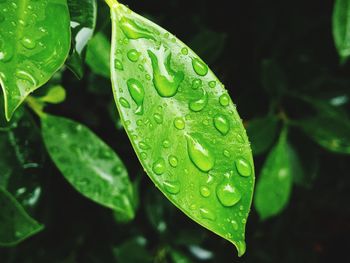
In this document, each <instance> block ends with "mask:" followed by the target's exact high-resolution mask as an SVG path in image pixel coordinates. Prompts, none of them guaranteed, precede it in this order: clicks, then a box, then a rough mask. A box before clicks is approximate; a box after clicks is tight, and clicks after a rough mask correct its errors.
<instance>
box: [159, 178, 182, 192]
mask: <svg viewBox="0 0 350 263" xmlns="http://www.w3.org/2000/svg"><path fill="white" fill-rule="evenodd" d="M163 184H164V187H165V190H166V191H167V192H168V193H170V194H173V195H175V194H178V193H179V192H180V183H179V182H178V181H175V182H170V181H165V182H164V183H163Z"/></svg>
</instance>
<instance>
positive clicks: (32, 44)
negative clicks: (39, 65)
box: [21, 37, 36, 49]
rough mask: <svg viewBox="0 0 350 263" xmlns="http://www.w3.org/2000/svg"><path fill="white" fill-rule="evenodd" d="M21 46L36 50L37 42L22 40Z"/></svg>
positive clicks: (27, 39) (25, 38)
mask: <svg viewBox="0 0 350 263" xmlns="http://www.w3.org/2000/svg"><path fill="white" fill-rule="evenodd" d="M21 44H22V46H24V47H25V48H27V49H34V48H35V47H36V42H35V41H32V40H31V39H30V38H27V37H24V38H22V39H21Z"/></svg>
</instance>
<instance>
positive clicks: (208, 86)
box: [108, 1, 254, 256]
mask: <svg viewBox="0 0 350 263" xmlns="http://www.w3.org/2000/svg"><path fill="white" fill-rule="evenodd" d="M108 2H110V1H108ZM112 2H113V1H112ZM111 5H112V4H111ZM112 6H113V7H112V22H113V23H112V24H113V36H112V54H111V56H112V58H111V61H112V66H111V69H112V71H111V74H112V82H113V88H114V95H115V101H116V104H117V106H118V110H119V112H120V116H121V119H122V121H123V123H124V126H125V128H126V131H127V134H128V136H129V138H130V140H131V142H132V144H133V147H134V149H135V151H136V154H137V156H138V158H139V160H140V161H141V163H142V165H143V167H144V169H145V171H146V172H147V174H148V175H149V176H150V178H151V179H152V181H153V182H154V183H155V185H156V186H157V187H158V188H159V189H160V190H161V191H162V192H163V194H164V195H165V196H166V197H167V198H168V199H169V200H170V201H171V202H172V203H173V204H174V205H176V206H177V207H178V208H179V209H181V211H183V212H184V213H185V214H186V215H187V216H189V217H190V218H191V219H193V220H194V221H196V222H197V223H199V224H200V225H202V226H204V227H206V228H207V229H209V230H211V231H213V232H214V233H216V234H218V235H220V236H222V237H223V238H225V239H227V240H229V241H231V242H232V243H233V244H234V245H235V246H236V247H237V249H238V253H239V255H240V256H241V255H243V254H244V252H245V240H244V233H245V224H246V219H247V217H248V214H249V210H250V205H251V199H252V192H253V186H254V167H253V159H252V154H251V149H250V146H249V142H248V138H247V136H246V133H245V130H244V127H243V124H242V121H241V119H240V118H239V116H238V114H237V111H236V108H235V105H234V104H233V103H232V101H231V99H230V97H229V95H228V94H227V91H226V90H225V89H224V86H223V85H222V84H221V83H220V81H219V80H218V79H217V78H216V76H215V75H214V74H213V73H212V72H211V71H210V70H209V69H208V66H207V65H206V64H205V63H204V62H203V61H202V60H201V59H200V58H199V57H198V56H197V55H196V54H195V53H194V52H193V51H192V50H191V49H190V48H188V47H187V46H186V45H185V44H183V43H182V42H181V41H180V40H179V39H177V38H176V37H175V36H174V35H172V34H170V33H169V32H167V31H166V30H164V29H163V28H161V27H159V26H157V25H156V24H154V23H152V22H151V21H149V20H147V19H145V18H143V17H141V16H139V15H137V14H136V13H134V12H132V11H130V10H129V9H128V8H126V7H125V6H124V5H121V4H115V5H112Z"/></svg>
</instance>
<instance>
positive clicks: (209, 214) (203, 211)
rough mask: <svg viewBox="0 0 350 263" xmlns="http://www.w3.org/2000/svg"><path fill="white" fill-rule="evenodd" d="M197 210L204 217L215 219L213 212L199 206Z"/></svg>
mask: <svg viewBox="0 0 350 263" xmlns="http://www.w3.org/2000/svg"><path fill="white" fill-rule="evenodd" d="M199 212H200V214H201V216H202V217H203V218H204V219H209V220H211V221H215V219H216V216H215V214H214V213H213V212H212V211H210V210H209V209H207V208H200V209H199Z"/></svg>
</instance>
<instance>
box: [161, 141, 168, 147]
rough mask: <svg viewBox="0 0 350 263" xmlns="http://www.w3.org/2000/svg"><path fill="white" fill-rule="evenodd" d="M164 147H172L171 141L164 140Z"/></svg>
mask: <svg viewBox="0 0 350 263" xmlns="http://www.w3.org/2000/svg"><path fill="white" fill-rule="evenodd" d="M162 145H163V147H164V148H169V147H170V142H169V141H168V140H164V141H163V143H162Z"/></svg>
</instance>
